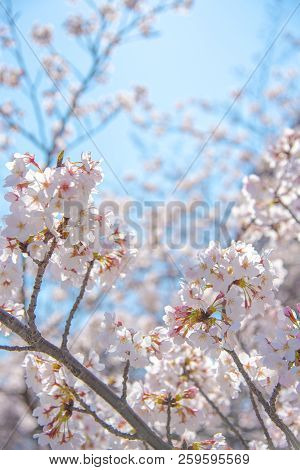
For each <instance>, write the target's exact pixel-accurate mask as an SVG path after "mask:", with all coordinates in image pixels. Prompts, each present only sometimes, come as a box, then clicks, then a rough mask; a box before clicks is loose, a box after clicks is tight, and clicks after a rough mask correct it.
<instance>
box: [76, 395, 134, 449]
mask: <svg viewBox="0 0 300 470" xmlns="http://www.w3.org/2000/svg"><path fill="white" fill-rule="evenodd" d="M69 388H70V390H71V392H72V393H73V395H74V397H75V398H76V400H77V401H78V402H79V403H80V405H81V406H82V408H83V409H78V408H74V407H73V410H74V411H78V412H79V413H86V414H88V415H90V416H92V417H93V418H94V420H95V421H96V423H98V424H100V426H102V427H103V428H104V429H106V431H108V432H110V433H111V434H114V435H115V436H117V437H120V438H122V439H127V440H129V441H136V440H139V437H138V435H137V434H136V433H134V434H130V433H127V432H122V431H119V430H118V429H116V428H114V427H113V426H112V425H111V424H108V423H106V422H105V421H104V420H103V419H102V418H100V417H99V416H98V415H97V413H96V412H95V411H93V410H92V409H91V407H90V406H89V405H88V404H87V403H85V401H84V400H83V399H82V398H81V397H80V396H79V395H78V393H77V392H76V391H75V390H74V389H73V388H71V387H69Z"/></svg>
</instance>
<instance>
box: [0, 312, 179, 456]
mask: <svg viewBox="0 0 300 470" xmlns="http://www.w3.org/2000/svg"><path fill="white" fill-rule="evenodd" d="M0 322H1V323H3V324H4V325H5V326H6V327H7V328H9V329H10V330H11V331H13V332H14V333H16V334H17V335H18V336H20V337H21V338H22V339H23V340H24V341H26V342H27V343H28V344H29V345H31V346H35V348H36V351H38V352H41V353H45V354H48V356H50V357H53V358H54V359H56V360H57V361H58V362H60V363H61V364H62V365H64V366H65V367H66V368H67V369H68V370H69V371H70V372H71V373H72V374H73V375H74V376H75V377H77V378H78V379H79V380H82V382H84V383H85V384H86V385H87V386H88V387H89V388H90V389H91V390H93V391H94V392H95V393H96V394H97V395H98V396H99V397H101V398H102V399H103V400H104V401H106V403H108V404H109V405H110V406H111V407H112V408H113V409H114V410H115V411H116V412H117V413H118V414H120V415H121V416H122V417H123V418H124V419H125V420H126V421H127V422H128V423H129V424H130V425H131V426H132V428H133V429H135V430H136V432H137V434H138V436H139V438H140V439H141V440H143V441H145V442H147V444H149V445H150V446H151V447H153V449H156V450H163V449H165V450H170V449H172V447H171V446H170V444H169V443H167V442H164V441H163V440H162V439H161V438H160V437H159V436H158V435H157V434H156V433H155V432H154V431H152V429H151V428H150V427H149V426H148V425H147V424H146V423H145V422H144V421H143V420H142V419H141V418H140V417H139V416H138V415H137V414H136V413H135V411H134V410H133V409H132V408H131V407H130V406H129V405H128V404H127V403H126V402H124V400H122V399H121V398H120V397H118V396H117V395H116V394H115V393H114V392H113V391H112V390H111V389H110V388H109V387H108V386H107V385H106V384H105V383H104V382H102V381H101V380H100V379H99V378H97V377H96V376H95V375H94V374H93V373H92V372H91V371H90V370H89V369H87V368H86V367H84V366H83V365H82V364H81V363H80V362H79V361H77V359H75V357H74V356H72V354H70V353H69V351H67V350H62V349H60V348H58V347H57V346H55V345H54V344H52V343H50V342H49V341H47V340H46V339H45V338H43V337H42V335H41V334H40V332H39V331H37V330H35V331H32V330H31V329H30V328H29V327H28V326H26V325H23V323H21V321H20V320H18V319H17V318H16V317H14V316H13V315H11V314H9V313H8V312H6V311H5V310H3V309H1V308H0Z"/></svg>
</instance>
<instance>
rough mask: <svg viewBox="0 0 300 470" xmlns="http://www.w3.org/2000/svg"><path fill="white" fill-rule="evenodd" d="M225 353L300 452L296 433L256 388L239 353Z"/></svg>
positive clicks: (270, 415) (267, 411)
mask: <svg viewBox="0 0 300 470" xmlns="http://www.w3.org/2000/svg"><path fill="white" fill-rule="evenodd" d="M224 351H226V352H227V353H228V354H229V355H230V356H231V357H232V359H233V361H234V363H235V365H236V366H237V368H238V370H239V372H240V373H241V375H242V376H243V378H244V380H245V382H246V384H247V385H248V387H249V390H250V391H251V392H252V393H253V395H255V396H256V397H257V398H258V401H259V402H260V403H261V404H262V406H263V408H264V410H265V412H266V413H267V415H268V416H269V418H270V419H271V420H272V421H273V423H274V424H275V425H276V426H277V427H278V428H279V429H280V430H281V431H282V432H283V434H284V435H285V437H286V439H289V440H290V442H291V443H292V444H293V446H294V448H295V449H297V450H300V442H299V441H298V439H297V438H296V436H295V435H294V433H293V432H292V431H291V430H290V428H288V427H287V425H286V424H284V422H283V421H282V420H281V418H280V417H279V416H278V414H277V413H276V411H275V410H274V409H272V408H271V407H270V405H269V403H268V402H267V400H266V399H265V398H264V396H263V394H262V393H261V391H260V390H258V388H257V387H256V385H255V384H254V383H253V382H252V380H251V378H250V377H249V375H248V373H247V372H246V371H245V369H244V366H243V364H242V363H241V361H240V359H239V357H238V355H237V353H236V352H235V351H234V350H232V351H231V350H230V349H226V348H224Z"/></svg>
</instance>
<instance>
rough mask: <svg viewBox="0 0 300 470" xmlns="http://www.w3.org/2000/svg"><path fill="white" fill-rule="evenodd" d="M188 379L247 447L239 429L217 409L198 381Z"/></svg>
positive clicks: (247, 446) (246, 447) (247, 447)
mask: <svg viewBox="0 0 300 470" xmlns="http://www.w3.org/2000/svg"><path fill="white" fill-rule="evenodd" d="M190 380H191V381H192V382H193V384H194V385H195V387H196V388H197V389H198V391H199V392H200V393H201V395H202V396H203V397H204V398H205V400H206V401H207V402H208V403H209V405H210V406H211V407H212V408H213V409H214V410H215V412H216V413H217V414H218V415H219V416H220V418H221V419H222V421H223V423H224V424H225V425H226V426H228V428H229V429H230V430H231V431H232V432H233V433H234V434H235V435H236V437H237V438H238V439H239V440H240V441H241V443H242V444H243V446H244V447H245V449H249V445H248V444H247V442H246V441H245V439H244V438H243V436H242V435H241V433H240V432H239V430H238V429H237V428H236V427H235V426H234V424H233V423H231V421H229V419H228V418H227V417H226V416H225V415H224V414H223V413H222V411H221V410H220V409H219V407H218V406H217V405H216V404H215V403H214V402H213V401H212V400H211V399H210V398H209V396H208V395H207V394H206V393H205V392H204V390H203V388H202V387H201V386H200V384H199V382H198V381H197V380H196V379H194V378H192V377H191V378H190Z"/></svg>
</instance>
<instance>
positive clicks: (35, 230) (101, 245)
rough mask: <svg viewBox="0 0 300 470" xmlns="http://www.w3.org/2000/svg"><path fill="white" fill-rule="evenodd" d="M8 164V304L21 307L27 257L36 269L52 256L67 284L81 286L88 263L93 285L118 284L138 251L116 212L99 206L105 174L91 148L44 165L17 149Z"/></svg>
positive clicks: (0, 284)
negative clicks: (75, 157)
mask: <svg viewBox="0 0 300 470" xmlns="http://www.w3.org/2000/svg"><path fill="white" fill-rule="evenodd" d="M59 158H62V155H61V156H60V157H59ZM7 167H8V169H9V170H10V174H9V175H8V176H7V177H6V179H5V186H6V187H9V188H11V189H10V190H9V191H8V192H7V193H6V195H5V199H6V200H7V201H8V202H9V204H10V213H9V214H8V215H7V216H6V217H5V224H4V227H3V229H2V232H1V235H2V238H1V254H0V273H1V274H0V304H1V305H2V306H3V308H7V309H14V311H15V313H17V312H19V310H20V308H19V306H18V304H17V305H16V304H14V305H12V300H13V299H17V298H18V293H19V291H20V289H21V286H22V263H21V261H22V257H25V258H26V259H27V261H28V262H30V263H31V269H32V272H33V274H34V273H35V271H36V270H37V268H38V266H40V264H41V263H43V262H45V263H46V262H47V261H48V262H49V270H50V272H51V274H52V275H53V276H54V277H55V278H56V279H58V280H59V281H60V282H62V283H64V284H66V283H67V284H70V285H73V286H78V287H80V286H81V285H82V282H83V280H84V278H85V275H86V273H87V270H88V267H89V266H90V267H91V272H90V276H89V278H88V282H87V288H88V289H91V288H92V287H93V285H95V283H97V282H98V281H99V280H100V282H101V283H102V284H103V285H104V284H106V283H108V282H109V283H111V284H113V283H114V282H115V281H116V279H117V277H118V275H120V274H122V266H124V267H126V264H127V263H128V262H129V260H130V258H131V256H132V255H133V254H134V253H135V250H133V249H131V248H130V241H131V236H130V234H129V233H126V232H124V231H122V230H123V229H122V230H121V228H120V226H119V222H118V221H117V220H115V219H114V218H113V216H112V214H110V213H105V214H100V213H99V212H97V211H96V209H95V207H94V197H95V196H96V194H97V185H98V184H99V183H100V182H101V181H102V178H103V176H102V171H101V167H100V166H99V163H98V162H96V161H94V160H92V158H91V155H90V154H87V153H86V154H82V156H81V160H80V161H78V162H74V163H73V162H71V161H70V160H66V161H65V163H63V162H60V163H59V164H58V165H57V166H56V167H54V168H49V167H48V168H46V169H45V170H43V169H41V168H40V166H39V165H38V163H37V162H36V160H35V156H34V155H30V154H24V155H22V154H15V155H14V158H13V160H12V161H11V162H10V163H8V164H7ZM49 253H51V256H49V260H48V259H47V256H48V254H49Z"/></svg>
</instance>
